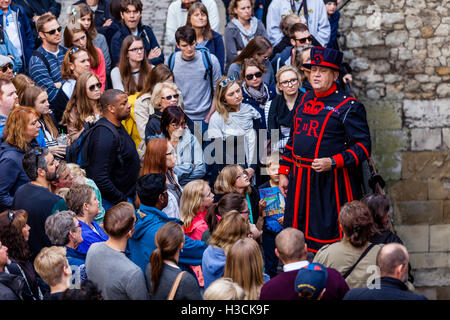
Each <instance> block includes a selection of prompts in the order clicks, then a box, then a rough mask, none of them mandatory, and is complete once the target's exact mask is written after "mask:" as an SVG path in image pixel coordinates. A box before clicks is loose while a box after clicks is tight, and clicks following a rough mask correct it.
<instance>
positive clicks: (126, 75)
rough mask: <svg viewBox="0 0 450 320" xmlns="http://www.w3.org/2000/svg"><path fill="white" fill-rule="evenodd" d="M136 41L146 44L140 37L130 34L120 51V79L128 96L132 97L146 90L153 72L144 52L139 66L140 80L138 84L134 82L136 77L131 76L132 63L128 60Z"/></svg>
mask: <svg viewBox="0 0 450 320" xmlns="http://www.w3.org/2000/svg"><path fill="white" fill-rule="evenodd" d="M135 41H141V42H142V44H144V41H143V40H142V39H141V38H140V37H138V36H134V35H131V34H130V35H128V36H126V37H125V39H124V40H123V42H122V48H121V50H120V60H119V71H120V78H121V79H122V83H123V88H124V89H125V91H126V92H127V93H128V95H132V94H135V93H136V92H140V91H142V89H143V88H144V84H145V83H146V82H148V81H149V77H150V71H151V66H150V64H149V63H148V60H147V57H146V53H145V52H144V59H142V61H141V65H140V66H139V78H138V81H137V83H136V81H135V80H134V77H133V75H132V74H131V66H130V61H129V59H128V49H129V48H130V47H131V45H132V44H133V42H135ZM144 48H145V47H144Z"/></svg>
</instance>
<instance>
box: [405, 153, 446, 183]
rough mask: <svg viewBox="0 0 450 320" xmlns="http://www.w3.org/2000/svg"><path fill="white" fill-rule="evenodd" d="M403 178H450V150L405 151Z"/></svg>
mask: <svg viewBox="0 0 450 320" xmlns="http://www.w3.org/2000/svg"><path fill="white" fill-rule="evenodd" d="M402 178H403V179H415V180H421V179H424V180H428V179H441V178H450V153H449V152H448V151H447V152H445V151H441V152H439V151H424V152H403V153H402Z"/></svg>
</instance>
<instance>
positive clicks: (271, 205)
mask: <svg viewBox="0 0 450 320" xmlns="http://www.w3.org/2000/svg"><path fill="white" fill-rule="evenodd" d="M259 196H260V198H261V199H264V200H265V201H266V208H265V209H264V212H265V214H266V221H265V223H266V228H267V229H268V230H270V231H273V232H277V233H278V232H280V231H281V230H283V226H282V225H281V224H280V223H279V222H278V219H279V218H281V217H283V216H284V208H285V200H284V196H283V195H282V194H281V191H280V189H279V188H278V187H271V188H264V189H259Z"/></svg>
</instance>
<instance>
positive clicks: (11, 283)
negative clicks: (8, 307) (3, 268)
mask: <svg viewBox="0 0 450 320" xmlns="http://www.w3.org/2000/svg"><path fill="white" fill-rule="evenodd" d="M24 286H25V280H24V279H23V278H22V277H19V276H16V275H14V274H10V273H7V272H0V301H3V300H23V298H22V291H23V288H24Z"/></svg>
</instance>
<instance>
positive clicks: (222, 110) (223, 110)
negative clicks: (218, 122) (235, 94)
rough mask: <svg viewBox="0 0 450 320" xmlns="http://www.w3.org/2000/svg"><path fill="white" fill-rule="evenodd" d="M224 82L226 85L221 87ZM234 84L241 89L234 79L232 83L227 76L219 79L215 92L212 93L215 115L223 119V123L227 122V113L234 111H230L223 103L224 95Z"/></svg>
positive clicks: (237, 81)
mask: <svg viewBox="0 0 450 320" xmlns="http://www.w3.org/2000/svg"><path fill="white" fill-rule="evenodd" d="M224 82H225V83H226V85H225V86H222V84H223V83H224ZM235 83H237V84H238V86H239V88H240V87H241V84H240V81H239V80H237V79H234V80H233V81H231V80H230V78H228V77H227V76H223V77H220V78H219V80H217V83H216V91H215V92H214V105H215V107H216V111H217V113H218V114H220V115H221V116H222V117H223V119H224V120H225V122H226V121H227V120H228V113H229V112H232V111H234V110H230V108H229V107H228V106H227V104H226V102H225V95H226V93H227V92H228V89H229V88H230V87H231V86H232V85H233V84H235Z"/></svg>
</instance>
